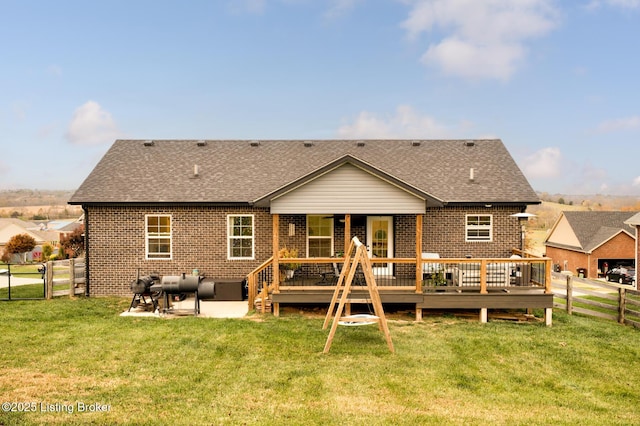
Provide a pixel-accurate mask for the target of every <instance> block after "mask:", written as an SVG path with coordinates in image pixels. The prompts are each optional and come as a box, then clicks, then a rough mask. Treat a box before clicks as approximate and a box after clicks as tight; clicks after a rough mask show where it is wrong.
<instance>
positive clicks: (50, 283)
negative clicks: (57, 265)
mask: <svg viewBox="0 0 640 426" xmlns="http://www.w3.org/2000/svg"><path fill="white" fill-rule="evenodd" d="M45 280H47V295H46V297H47V299H48V300H51V299H53V261H51V260H50V261H48V262H47V266H46V271H45Z"/></svg>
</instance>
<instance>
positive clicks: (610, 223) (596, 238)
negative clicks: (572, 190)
mask: <svg viewBox="0 0 640 426" xmlns="http://www.w3.org/2000/svg"><path fill="white" fill-rule="evenodd" d="M562 214H563V215H564V217H565V218H566V219H567V222H568V223H569V225H570V226H571V229H572V230H573V232H574V233H575V235H576V238H578V241H579V242H580V247H575V248H576V249H578V251H583V252H585V253H589V252H591V251H592V250H594V249H595V248H597V247H598V246H600V245H602V244H603V243H605V242H606V241H608V240H609V239H611V238H612V237H614V236H615V235H617V234H618V233H620V232H626V233H627V234H629V235H631V236H633V235H632V234H631V232H632V229H631V228H630V227H629V226H628V225H626V224H625V221H626V220H628V219H630V218H631V217H633V216H634V215H635V214H636V212H620V211H565V212H563V213H562ZM545 244H546V245H549V246H554V247H556V246H558V247H560V246H561V245H560V244H554V243H549V242H546V243H545Z"/></svg>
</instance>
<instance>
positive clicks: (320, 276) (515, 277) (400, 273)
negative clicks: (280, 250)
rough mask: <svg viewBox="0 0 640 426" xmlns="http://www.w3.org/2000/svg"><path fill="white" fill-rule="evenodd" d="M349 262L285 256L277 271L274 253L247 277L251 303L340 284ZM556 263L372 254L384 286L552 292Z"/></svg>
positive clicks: (423, 290)
mask: <svg viewBox="0 0 640 426" xmlns="http://www.w3.org/2000/svg"><path fill="white" fill-rule="evenodd" d="M343 264H344V258H287V259H279V265H280V270H279V273H278V274H277V276H275V275H274V269H273V258H270V259H269V260H267V261H266V262H264V263H263V264H262V265H260V266H259V267H258V268H256V269H255V270H254V271H252V272H251V273H250V274H249V275H248V277H247V278H248V280H247V281H248V287H249V288H248V296H249V308H250V309H253V308H254V307H255V301H256V298H258V296H260V297H259V298H258V299H259V300H261V301H262V303H261V305H260V306H261V308H262V310H263V311H264V308H265V306H266V299H267V298H268V295H269V294H270V293H279V292H286V291H303V290H318V289H327V288H329V289H330V288H335V285H336V284H337V281H338V276H339V273H340V270H341V268H342V266H343ZM390 265H391V267H389V266H390ZM551 266H552V265H551V259H549V258H539V257H526V258H518V259H513V258H508V259H507V258H471V259H468V258H464V259H458V258H455V259H445V258H442V259H416V258H375V259H372V267H373V272H374V276H375V279H376V283H377V286H378V288H379V289H380V290H381V291H405V292H406V291H415V292H416V293H430V292H447V291H454V292H479V293H481V294H482V293H489V292H493V291H510V290H513V289H518V288H519V289H523V290H524V289H527V288H529V289H530V288H537V289H540V290H544V293H551ZM286 267H288V268H289V269H286ZM292 267H293V268H292ZM389 271H392V272H391V273H390V272H389ZM360 283H362V284H364V275H363V274H362V272H361V271H357V272H356V275H355V281H354V285H358V284H360ZM259 293H260V294H259Z"/></svg>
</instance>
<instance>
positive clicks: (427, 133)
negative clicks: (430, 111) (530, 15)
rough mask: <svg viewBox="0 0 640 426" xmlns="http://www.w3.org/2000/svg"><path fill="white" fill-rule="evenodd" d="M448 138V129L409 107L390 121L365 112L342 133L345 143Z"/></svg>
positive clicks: (402, 107)
mask: <svg viewBox="0 0 640 426" xmlns="http://www.w3.org/2000/svg"><path fill="white" fill-rule="evenodd" d="M448 134H449V132H448V130H447V128H446V126H444V125H442V124H440V123H438V122H437V121H436V120H435V119H434V118H433V117H430V116H428V115H424V114H420V113H418V112H416V111H415V110H414V109H413V108H412V107H411V106H409V105H400V106H398V108H397V109H396V113H395V115H392V116H388V117H379V116H377V115H376V114H374V113H371V112H368V111H362V112H361V113H360V114H359V115H358V117H357V118H356V119H355V121H354V122H353V123H351V124H345V125H343V126H341V127H340V128H339V129H338V136H339V137H340V138H343V139H369V138H370V139H394V138H395V139H405V138H407V139H412V138H416V139H438V138H446V137H447V136H448Z"/></svg>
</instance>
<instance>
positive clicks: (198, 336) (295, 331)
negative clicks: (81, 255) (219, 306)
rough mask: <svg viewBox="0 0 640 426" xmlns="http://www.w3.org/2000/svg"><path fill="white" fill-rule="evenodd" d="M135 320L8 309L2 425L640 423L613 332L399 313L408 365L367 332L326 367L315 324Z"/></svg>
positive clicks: (59, 302) (639, 394)
mask: <svg viewBox="0 0 640 426" xmlns="http://www.w3.org/2000/svg"><path fill="white" fill-rule="evenodd" d="M128 305H129V300H128V299H118V298H90V299H85V298H78V299H75V300H70V299H67V298H61V299H56V300H53V301H15V302H2V303H0V324H2V328H3V330H2V333H0V347H1V348H2V351H1V352H0V396H1V397H0V398H1V399H2V401H0V402H2V403H15V404H13V405H11V404H9V405H7V404H4V405H3V411H0V425H18V424H19V425H24V424H60V425H62V424H64V425H70V424H87V423H90V424H145V425H146V424H150V425H153V424H158V425H165V424H172V425H180V424H184V425H199V424H215V425H218V424H229V425H237V424H247V425H253V424H260V425H283V424H286V425H314V424H315V425H327V424H329V425H331V424H335V425H342V424H350V425H387V424H394V425H402V424H406V425H416V424H426V425H429V424H433V425H441V424H454V425H455V424H465V425H481V424H482V425H484V424H498V425H501V424H502V425H525V424H526V425H532V424H533V425H548V424H554V425H562V424H566V425H574V424H581V425H602V424H607V425H630V424H638V423H640V404H638V401H640V386H639V384H640V330H637V329H634V328H631V327H624V326H620V325H618V324H616V323H613V322H608V321H601V320H597V319H590V318H585V317H580V316H572V317H569V316H567V315H565V314H564V313H562V312H560V311H559V310H557V311H555V312H554V325H553V327H545V326H544V325H543V324H541V323H514V322H509V321H496V320H494V321H491V322H489V323H488V324H479V323H478V322H477V318H474V319H464V318H457V317H453V316H429V317H426V318H425V321H424V322H422V323H416V322H413V321H412V317H411V316H409V315H408V314H402V313H398V314H395V315H393V316H392V318H393V319H392V320H391V321H390V322H389V327H390V330H391V335H392V338H393V341H394V345H395V347H396V354H391V353H389V351H388V349H387V345H386V343H385V341H384V338H383V336H382V333H381V332H379V330H378V329H377V328H376V327H375V326H367V327H340V328H339V329H338V333H336V337H335V339H334V341H333V345H332V347H331V352H330V353H329V354H327V355H323V354H322V349H323V347H324V344H325V341H326V338H327V334H328V330H322V320H323V319H322V318H320V317H319V316H317V315H316V316H315V317H314V316H309V315H304V316H303V315H300V314H298V313H297V311H293V310H292V311H285V312H283V316H282V317H280V318H275V317H273V316H271V315H266V316H261V315H254V316H251V317H247V318H246V319H206V318H193V317H183V318H176V319H158V318H140V317H120V316H119V314H120V313H121V312H122V311H124V310H126V308H127V307H128ZM293 312H295V313H293ZM25 403H26V404H27V405H25ZM20 404H22V405H20ZM27 408H28V409H33V410H34V411H33V412H10V411H9V412H7V411H6V409H9V410H11V409H15V410H19V411H24V410H25V409H27ZM98 409H101V410H104V411H96V410H98ZM71 411H73V412H71Z"/></svg>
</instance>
